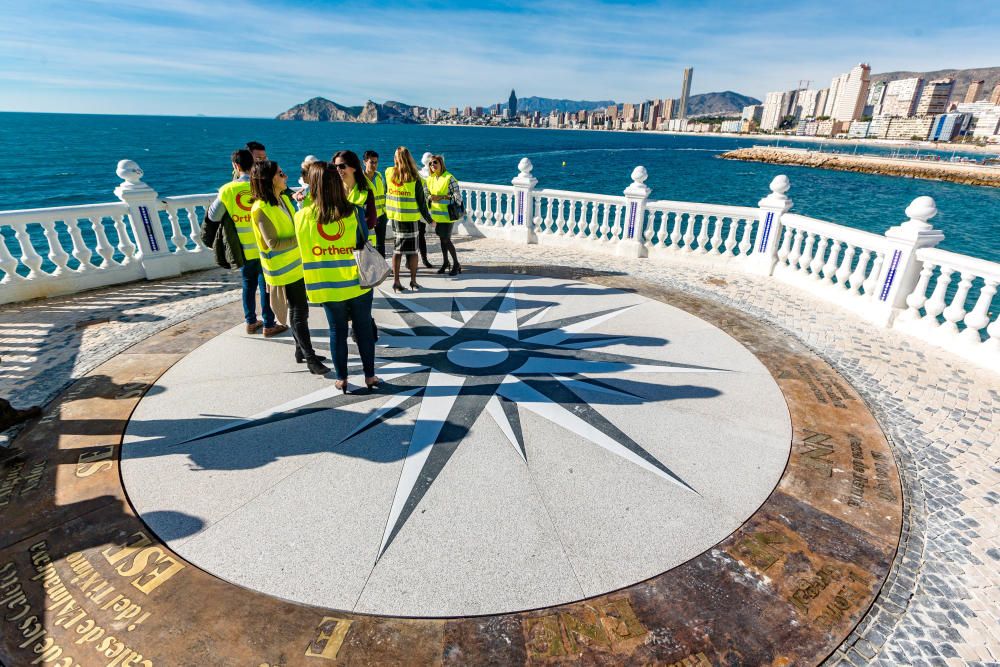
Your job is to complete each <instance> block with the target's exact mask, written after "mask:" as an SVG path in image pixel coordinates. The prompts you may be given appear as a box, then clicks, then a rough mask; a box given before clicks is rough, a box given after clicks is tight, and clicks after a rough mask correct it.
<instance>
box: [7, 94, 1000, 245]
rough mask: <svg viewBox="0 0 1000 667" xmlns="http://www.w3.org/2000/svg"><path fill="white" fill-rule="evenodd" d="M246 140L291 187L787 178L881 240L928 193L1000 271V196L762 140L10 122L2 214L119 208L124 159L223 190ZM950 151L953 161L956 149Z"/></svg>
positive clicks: (799, 195)
mask: <svg viewBox="0 0 1000 667" xmlns="http://www.w3.org/2000/svg"><path fill="white" fill-rule="evenodd" d="M249 140H255V141H260V142H262V143H263V144H265V145H266V146H267V152H268V155H269V157H271V158H272V159H276V160H277V161H278V162H279V163H280V164H281V165H282V167H283V168H284V169H285V170H286V171H287V172H288V173H289V175H290V176H291V178H290V181H291V182H293V183H294V181H295V180H296V177H297V175H298V173H299V165H300V163H301V161H302V158H303V157H304V156H306V155H309V154H312V155H316V156H317V157H319V158H321V159H329V158H330V157H331V156H332V154H333V153H334V152H336V151H338V150H342V149H350V150H353V151H355V152H357V153H358V154H359V155H360V154H361V153H362V152H363V151H365V150H369V149H371V150H375V151H377V152H378V153H379V154H380V156H381V162H382V167H383V168H384V167H386V166H390V165H391V161H392V154H393V151H394V150H395V148H396V147H397V146H401V145H403V146H407V147H409V149H410V151H411V152H412V153H413V154H414V156H415V157H417V159H418V160H419V156H420V155H421V154H423V153H424V152H425V151H432V152H434V153H440V154H442V155H444V157H445V160H446V163H447V167H448V170H449V171H450V172H451V173H452V174H453V175H454V176H455V178H457V179H458V180H459V181H463V180H466V181H478V182H485V183H495V184H506V183H509V182H510V179H511V178H513V177H514V176H516V175H517V163H518V161H519V160H520V159H521V158H522V157H528V158H530V159H531V161H532V163H533V164H534V172H533V173H534V176H535V177H536V178H537V179H538V187H540V188H555V189H561V190H579V191H584V192H596V193H605V194H616V195H617V194H621V193H622V191H623V190H624V189H625V188H626V187H627V186H628V185H629V184H630V183H631V178H630V174H631V173H632V170H633V169H634V168H635V167H636V166H637V165H642V166H644V167H646V169H647V171H648V173H649V178H648V180H647V181H646V185H648V186H649V187H651V188H652V190H653V192H652V195H651V197H652V198H653V199H672V200H681V201H697V202H709V203H717V204H731V205H742V206H753V205H756V203H757V202H758V200H760V199H761V198H762V197H764V196H765V195H767V193H768V184H769V183H770V181H771V179H772V178H774V176H776V175H778V174H786V175H787V176H788V178H789V179H790V181H791V185H792V188H791V190H790V191H789V193H788V195H789V196H790V197H791V198H792V200H793V202H794V206H793V208H792V211H793V212H796V213H801V214H803V215H808V216H812V217H815V218H819V219H821V220H828V221H831V222H836V223H838V224H842V225H847V226H850V227H856V228H858V229H863V230H867V231H870V232H875V233H883V232H884V231H885V230H886V229H888V228H889V227H891V226H893V225H898V224H900V223H901V222H903V221H905V220H906V215H905V214H904V212H903V211H904V209H905V208H906V207H907V205H908V204H909V203H910V202H911V201H912V200H913V199H914V198H915V197H919V196H921V195H929V196H931V197H933V198H934V200H935V201H936V202H937V208H938V211H939V213H938V215H937V217H935V218H934V219H933V220H932V221H931V222H932V223H933V224H934V226H935V227H937V228H938V229H940V230H942V231H943V232H944V235H945V238H944V241H943V242H942V243H941V244H940V246H939V247H941V248H944V249H947V250H951V251H953V252H958V253H963V254H968V255H974V256H976V257H981V258H984V259H988V260H991V261H1000V189H997V188H988V187H977V186H969V185H959V184H955V183H945V182H938V181H926V180H917V179H908V178H900V177H892V176H879V175H874V174H856V173H851V172H837V171H826V170H822V169H813V168H808V167H794V166H786V165H770V164H758V163H751V162H737V161H730V160H722V159H719V157H718V156H719V154H720V153H722V152H724V151H727V150H731V149H734V148H740V147H747V146H752V145H763V144H767V145H773V144H774V143H776V141H775V140H774V139H771V140H767V139H765V138H763V137H740V138H734V137H716V136H706V135H695V134H690V135H666V134H652V133H636V132H605V131H586V130H548V129H527V128H486V127H465V126H434V125H362V124H355V123H319V122H295V121H278V120H273V119H263V118H208V117H173V116H171V117H165V116H111V115H108V116H102V115H81V114H45V113H0V155H2V156H3V158H4V164H5V165H6V166H5V167H3V168H2V169H0V210H10V209H22V208H41V207H49V206H65V205H73V204H88V203H101V202H109V201H115V196H114V194H113V190H114V188H115V186H116V185H118V183H119V182H120V179H119V178H118V177H117V176H116V175H115V167H116V165H117V163H118V161H119V160H121V159H124V158H128V159H131V160H135V161H136V162H137V163H138V164H139V165H140V166H141V167H142V169H143V170H144V172H145V177H144V181H145V182H146V183H147V184H148V185H150V186H151V187H153V188H154V189H155V190H156V191H157V192H159V193H160V195H162V196H169V195H182V194H194V193H204V192H212V191H214V190H215V189H217V188H218V187H219V186H220V185H222V184H223V183H225V182H226V181H227V180H229V178H230V171H231V169H230V163H229V160H230V154H231V153H232V151H233V150H234V149H236V148H239V147H241V146H243V145H244V144H245V143H246V142H247V141H249ZM780 143H781V144H782V145H788V144H789V141H788V140H787V139H782V140H781V141H780ZM802 145H803V146H805V145H808V146H810V147H813V148H818V146H816V145H815V144H802ZM824 150H831V146H830V145H829V144H827V145H826V146H825V147H824ZM837 150H840V151H853V150H858V151H859V152H866V153H885V154H888V153H889V150H890V149H888V148H878V147H872V146H862V147H859V148H857V149H855V148H853V147H847V148H845V147H844V146H842V145H841V146H840V147H839V148H837ZM914 152H915V150H908V151H907V153H914ZM926 152H928V151H926V150H925V151H922V153H926ZM940 154H941V155H942V156H943V157H945V158H947V157H950V156H951V155H952V154H953V151H951V150H947V151H940ZM959 154H962V153H961V152H959ZM980 157H981V156H980ZM33 227H37V226H33ZM5 236H7V235H6V234H5ZM8 244H10V241H9V240H8Z"/></svg>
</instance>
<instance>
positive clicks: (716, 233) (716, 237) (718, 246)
mask: <svg viewBox="0 0 1000 667" xmlns="http://www.w3.org/2000/svg"><path fill="white" fill-rule="evenodd" d="M710 219H711V220H712V238H710V239H709V240H708V242H709V243H710V244H711V245H712V252H713V253H714V254H721V253H724V252H725V250H724V249H723V248H722V224H723V222H724V221H725V218H724V217H722V216H721V215H713V216H711V218H710Z"/></svg>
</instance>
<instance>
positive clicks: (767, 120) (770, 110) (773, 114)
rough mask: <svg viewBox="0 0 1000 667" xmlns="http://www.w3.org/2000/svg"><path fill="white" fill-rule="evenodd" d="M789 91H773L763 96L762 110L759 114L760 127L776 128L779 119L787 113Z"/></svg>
mask: <svg viewBox="0 0 1000 667" xmlns="http://www.w3.org/2000/svg"><path fill="white" fill-rule="evenodd" d="M790 99H791V93H786V92H781V91H778V92H773V93H768V94H767V96H766V97H765V98H764V112H763V114H762V115H761V120H760V129H762V130H777V129H778V128H779V127H780V126H781V121H782V120H784V118H785V116H787V115H788V102H789V100H790Z"/></svg>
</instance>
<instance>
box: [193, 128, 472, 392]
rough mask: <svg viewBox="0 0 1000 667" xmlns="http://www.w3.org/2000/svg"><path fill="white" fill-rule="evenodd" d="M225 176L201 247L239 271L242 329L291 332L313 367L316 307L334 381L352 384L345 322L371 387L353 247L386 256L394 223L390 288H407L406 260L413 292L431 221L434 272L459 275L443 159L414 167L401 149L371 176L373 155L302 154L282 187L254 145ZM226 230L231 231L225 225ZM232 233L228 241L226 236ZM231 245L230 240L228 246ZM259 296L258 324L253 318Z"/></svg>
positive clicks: (455, 188)
mask: <svg viewBox="0 0 1000 667" xmlns="http://www.w3.org/2000/svg"><path fill="white" fill-rule="evenodd" d="M232 166H233V178H232V180H231V181H230V182H228V183H226V184H225V185H223V186H222V187H220V188H219V193H218V196H217V197H216V199H215V201H214V202H213V203H212V205H211V206H210V207H209V209H208V211H207V212H206V221H205V225H204V227H203V239H204V241H205V243H206V244H208V245H209V246H216V255H217V256H220V253H219V248H218V245H217V244H225V243H227V242H228V243H229V245H230V246H232V247H229V248H227V255H226V256H227V257H230V258H232V259H233V262H234V263H235V265H236V266H238V267H239V268H240V271H241V274H242V278H243V314H244V316H245V319H246V331H247V333H250V334H252V333H256V332H258V331H262V333H263V335H264V336H265V337H267V338H270V337H272V336H277V335H278V334H281V333H284V332H285V331H288V330H289V329H290V330H291V333H292V337H293V339H294V341H295V361H296V362H298V363H304V364H306V365H307V367H308V369H309V371H310V372H312V373H314V374H317V375H325V374H327V373H329V372H330V369H329V368H328V367H327V366H326V365H325V364H324V363H323V362H324V361H326V357H324V356H321V355H319V354H318V353H317V352H316V350H315V349H314V348H313V346H312V340H311V337H310V333H309V304H311V303H312V304H318V305H321V306H322V307H323V310H324V312H325V314H326V317H327V323H328V325H329V331H330V351H331V354H332V356H333V366H334V370H335V372H336V381H335V382H336V386H337V388H338V389H341V390H342V391H344V392H345V393H346V392H347V390H348V384H347V379H348V372H347V338H348V327H349V326H352V327H353V333H352V336H353V338H354V341H355V343H356V344H357V347H358V354H359V356H360V357H361V364H362V368H363V371H364V376H365V380H364V381H365V386H367V387H368V389H369V390H371V389H374V388H376V387H377V386H378V384H379V382H380V380H379V378H378V377H377V376H376V375H375V341H376V338H377V335H378V334H377V328H376V326H375V322H374V320H373V319H372V297H373V294H372V290H371V289H370V288H366V287H362V286H361V284H360V281H359V272H358V265H357V262H356V260H355V256H354V252H355V250H360V249H362V248H364V246H365V244H366V243H371V244H372V245H373V246H374V247H375V249H376V250H378V252H379V253H381V255H382V256H383V257H385V256H386V255H385V253H386V250H385V248H386V235H387V227H388V226H389V224H390V223H391V226H392V231H393V236H394V247H393V253H392V274H393V285H392V289H393V291H395V292H397V293H399V292H405V291H407V288H406V287H404V286H403V284H402V283H401V282H400V269H401V265H402V264H403V260H404V259H405V263H406V268H407V270H408V272H409V289H410V290H414V291H416V290H419V289H420V285H419V284H418V283H417V270H418V255H419V257H420V259H421V260H422V261H423V263H424V266H426V267H427V268H434V266H433V265H432V264H431V262H430V261H429V259H428V257H427V241H426V238H425V233H426V230H427V228H428V226H430V227H431V229H432V230H434V231H435V232H436V233H437V235H438V238H439V239H440V244H441V251H442V253H443V254H444V261H443V263H442V265H441V267H440V268H439V269H438V271H437V272H438V273H441V274H443V273H449V274H450V275H452V276H454V275H457V274H458V273H460V272H461V271H462V266H461V264H460V263H459V261H458V255H457V254H456V251H455V245H454V243H452V240H451V236H452V229H453V228H454V223H455V222H456V221H457V220H458V219H459V218H460V217H461V213H462V200H461V193H460V189H459V184H458V181H456V180H455V178H454V177H453V176H452V175H451V174H450V173H449V172H448V171H447V169H446V168H445V162H444V158H443V157H442V156H440V155H430V156H429V159H428V160H427V168H426V170H425V171H423V172H422V171H421V170H420V169H419V168H418V167H417V164H416V161H415V160H414V159H413V156H412V155H411V154H410V151H409V150H408V149H407V148H406V147H405V146H400V147H398V148H397V149H396V151H395V154H394V156H393V165H392V166H391V167H389V168H387V169H386V170H385V174H384V175H383V174H380V173H379V171H378V166H379V156H378V153H376V152H375V151H373V150H368V151H365V152H364V163H363V164H362V160H361V159H359V158H358V155H357V154H356V153H354V152H353V151H349V150H343V151H337V152H336V153H335V154H334V155H333V157H332V158H331V159H330V160H329V161H323V160H320V159H318V158H316V157H315V156H312V155H310V156H307V157H306V159H305V160H303V162H302V164H301V178H300V179H299V185H300V187H299V188H297V189H292V188H289V186H288V174H287V172H285V170H283V169H282V168H281V166H280V165H279V164H278V163H277V162H276V161H274V160H271V159H268V156H267V150H266V148H265V147H264V145H263V144H261V143H259V142H254V141H251V142H248V143H247V145H246V148H241V149H238V150H236V151H233V154H232ZM227 231H228V232H231V233H232V235H231V236H230V237H227V235H226V232H227ZM227 239H228V240H227ZM230 240H231V242H230ZM258 295H259V299H260V309H261V316H262V318H263V321H261V320H258V319H257V298H258Z"/></svg>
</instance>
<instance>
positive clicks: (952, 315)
mask: <svg viewBox="0 0 1000 667" xmlns="http://www.w3.org/2000/svg"><path fill="white" fill-rule="evenodd" d="M975 279H976V274H974V273H970V272H969V271H962V274H961V280H959V281H958V289H957V290H956V291H955V296H954V297H952V299H951V303H950V304H949V305H948V307H947V308H945V309H944V312H943V313H942V314H943V315H944V324H942V325H941V328H942V329H943V330H946V331H948V332H950V333H953V334H957V333H958V323H959V322H961V321H962V320H963V319H965V313H966V310H965V300H966V299H967V298H969V290H971V289H972V281H973V280H975Z"/></svg>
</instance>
